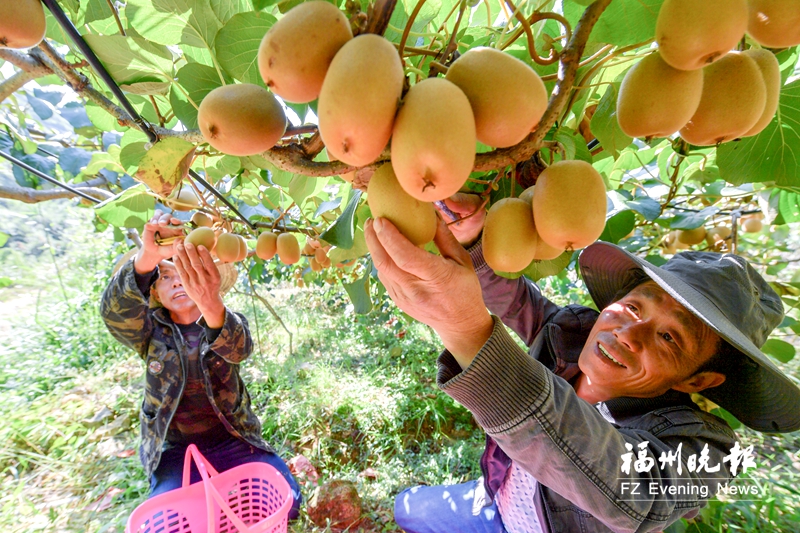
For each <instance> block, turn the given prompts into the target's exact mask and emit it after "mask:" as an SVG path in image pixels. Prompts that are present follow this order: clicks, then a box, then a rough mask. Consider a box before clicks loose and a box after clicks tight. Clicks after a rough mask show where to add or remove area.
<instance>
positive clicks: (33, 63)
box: [0, 48, 52, 76]
mask: <svg viewBox="0 0 800 533" xmlns="http://www.w3.org/2000/svg"><path fill="white" fill-rule="evenodd" d="M0 59H4V60H6V61H8V62H9V63H11V64H12V65H14V66H15V67H17V68H20V69H22V70H24V71H25V72H38V71H41V72H42V74H41V75H42V76H46V75H47V74H52V72H50V69H48V68H47V67H46V66H44V65H43V64H42V63H40V62H39V61H37V60H36V59H34V58H33V57H31V56H30V55H29V54H24V53H22V52H17V51H16V50H9V49H7V48H0Z"/></svg>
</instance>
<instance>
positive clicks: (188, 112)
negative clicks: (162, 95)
mask: <svg viewBox="0 0 800 533" xmlns="http://www.w3.org/2000/svg"><path fill="white" fill-rule="evenodd" d="M176 78H177V80H178V84H180V87H178V86H176V85H173V86H172V91H171V92H170V98H169V100H170V103H171V104H172V110H173V111H174V112H175V116H176V117H178V120H180V121H181V122H182V123H183V125H184V126H186V127H187V128H190V129H195V128H197V108H198V107H200V102H202V101H203V98H205V97H206V95H207V94H208V93H210V92H211V91H213V90H214V89H216V88H217V87H221V86H222V81H221V80H220V79H219V74H218V73H217V70H216V69H214V68H212V67H209V66H206V65H201V64H199V63H188V64H186V65H184V66H183V67H181V69H180V70H179V71H178V73H177V75H176Z"/></svg>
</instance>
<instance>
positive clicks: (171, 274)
mask: <svg viewBox="0 0 800 533" xmlns="http://www.w3.org/2000/svg"><path fill="white" fill-rule="evenodd" d="M158 272H159V276H158V279H157V280H156V282H155V283H154V284H153V288H152V289H151V293H152V294H153V295H154V296H155V297H156V299H157V300H158V301H159V302H160V303H161V305H163V306H164V307H165V308H166V309H167V310H168V311H170V312H182V311H187V310H190V309H192V308H194V307H197V305H196V304H195V303H194V301H192V300H191V299H190V298H189V296H187V295H186V291H184V290H183V283H181V277H180V275H179V274H178V271H177V269H176V268H175V265H173V264H172V263H169V262H167V261H162V262H161V263H159V264H158Z"/></svg>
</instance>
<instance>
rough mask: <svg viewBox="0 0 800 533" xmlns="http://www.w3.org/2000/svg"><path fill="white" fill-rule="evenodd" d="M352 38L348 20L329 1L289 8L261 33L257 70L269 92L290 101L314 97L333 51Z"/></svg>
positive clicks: (302, 101)
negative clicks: (264, 32)
mask: <svg viewBox="0 0 800 533" xmlns="http://www.w3.org/2000/svg"><path fill="white" fill-rule="evenodd" d="M352 38H353V32H352V30H351V29H350V21H349V20H347V17H346V16H345V15H344V13H342V12H341V11H339V9H338V8H337V7H336V6H335V5H334V4H331V3H329V2H325V1H322V0H313V1H311V2H304V3H302V4H299V5H297V6H295V7H293V8H292V9H290V10H289V11H288V12H287V13H286V14H285V15H284V16H283V18H281V19H280V20H279V21H278V22H276V23H275V24H274V25H273V26H272V27H271V28H270V29H269V31H267V33H266V35H264V39H263V40H262V41H261V45H260V46H259V48H258V70H259V72H260V73H261V77H262V79H263V80H264V83H266V84H267V87H269V88H270V89H271V90H272V92H274V93H275V94H277V95H278V96H280V97H281V98H283V99H284V100H288V101H290V102H297V103H300V104H302V103H305V102H310V101H312V100H315V99H316V98H317V97H318V96H319V93H320V90H321V89H322V82H323V80H324V79H325V74H326V72H327V71H328V66H329V65H330V64H331V61H332V60H333V57H334V56H335V55H336V52H338V51H339V49H340V48H341V47H342V46H344V44H345V43H346V42H347V41H349V40H350V39H352Z"/></svg>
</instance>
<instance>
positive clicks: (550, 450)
mask: <svg viewBox="0 0 800 533" xmlns="http://www.w3.org/2000/svg"><path fill="white" fill-rule="evenodd" d="M471 256H472V260H473V264H474V265H475V269H476V271H477V272H478V276H479V278H480V280H481V286H482V288H483V296H484V300H485V302H486V305H487V307H488V308H489V310H490V311H491V312H492V313H493V314H494V315H496V316H495V328H494V331H493V333H492V336H491V338H490V339H489V341H488V342H487V343H486V345H485V346H484V347H483V348H482V350H481V351H480V353H479V354H478V355H477V356H476V358H475V359H474V361H473V362H472V364H471V365H470V366H469V367H468V368H467V369H466V370H464V371H461V368H460V367H459V365H458V363H456V361H455V359H454V358H453V357H452V355H450V354H449V353H448V352H447V351H445V352H444V353H443V354H442V355H441V356H440V358H439V374H438V379H437V381H438V384H439V386H440V387H441V389H442V390H443V391H444V392H446V393H447V394H449V395H450V396H452V397H453V398H454V399H455V400H457V401H458V402H459V403H461V404H462V405H464V406H465V407H467V408H468V409H469V410H470V411H472V413H473V414H474V415H475V418H476V419H477V421H478V423H479V424H480V425H481V426H482V427H483V428H484V429H485V430H486V432H487V434H488V436H489V439H488V445H487V450H486V453H485V454H484V457H483V458H482V461H481V465H482V467H483V468H484V476H485V481H486V489H487V493H488V495H489V496H491V495H492V494H493V493H494V491H496V489H497V488H498V487H499V485H500V483H502V481H503V479H504V477H505V471H506V470H507V468H508V466H509V465H510V461H511V460H513V461H516V462H517V463H518V464H519V465H520V466H521V467H522V468H523V469H525V470H526V471H527V472H529V473H530V474H531V475H533V476H534V477H535V478H536V479H537V480H538V481H539V483H540V488H541V490H540V491H538V492H537V495H538V501H537V502H536V505H537V510H538V512H539V517H540V521H541V523H542V524H543V525H544V526H545V527H546V528H549V531H551V532H553V533H556V532H587V533H589V532H606V531H616V532H628V531H630V532H633V531H637V532H638V531H661V530H663V529H664V528H665V527H667V526H668V525H670V524H671V523H673V522H675V521H677V520H678V519H679V518H681V517H687V518H688V517H691V516H694V515H695V514H696V513H697V510H698V509H699V508H700V507H702V506H703V505H705V501H706V500H707V499H708V497H711V496H713V495H714V494H715V493H716V490H717V486H718V484H719V483H725V482H726V481H727V480H730V479H731V477H732V476H731V473H730V464H729V463H725V462H723V458H724V457H725V456H726V455H728V454H729V452H730V450H731V448H732V447H733V446H734V443H735V442H736V437H735V435H734V433H733V431H732V430H731V428H730V427H729V426H728V425H727V423H726V422H725V421H723V420H722V419H720V418H718V417H716V416H713V415H711V414H708V413H705V412H703V411H701V410H699V409H698V408H697V407H696V406H695V405H694V404H693V403H692V402H691V399H690V398H689V397H688V396H687V395H685V394H682V393H677V392H670V393H667V394H665V395H663V396H661V397H658V398H648V399H637V398H615V399H613V400H610V401H608V402H602V403H599V404H597V405H595V406H592V405H590V404H588V403H587V402H585V401H584V400H582V399H580V398H578V396H577V395H576V393H575V391H574V390H573V388H572V386H571V385H570V384H569V383H568V382H567V380H570V379H572V378H573V377H575V376H576V375H577V374H578V373H579V372H580V370H579V369H578V367H577V360H578V355H579V354H580V351H581V349H582V347H583V344H584V342H585V340H586V338H587V335H588V333H589V331H590V330H591V328H592V326H593V325H594V322H595V320H596V319H597V316H598V313H597V311H594V310H592V309H589V308H586V307H581V306H568V307H565V308H561V307H559V306H557V305H555V304H553V303H552V302H550V301H549V300H547V299H546V298H544V297H543V296H542V295H541V293H540V292H539V290H538V288H537V287H536V286H535V285H534V284H533V283H531V282H530V281H528V280H526V279H524V278H519V279H517V280H509V279H505V278H501V277H499V276H496V275H495V274H494V273H493V272H492V271H491V269H490V268H489V267H488V266H486V264H485V262H484V260H483V256H482V253H481V250H480V247H479V246H477V247H475V248H474V249H473V250H471ZM498 317H499V319H498ZM501 321H502V323H501ZM503 323H505V324H506V325H507V326H509V327H510V328H512V329H513V330H514V331H515V332H516V333H517V334H518V335H519V336H520V337H521V338H522V339H523V341H525V343H526V345H528V346H529V347H530V350H529V353H525V351H524V350H522V349H520V348H519V346H518V345H517V344H516V343H515V342H514V340H513V339H512V338H511V337H510V335H509V334H508V332H507V331H506V329H505V327H504V326H503ZM642 442H647V443H648V451H649V456H650V457H652V458H654V459H655V466H654V467H652V468H650V469H649V471H645V472H637V471H636V469H635V468H633V467H632V468H630V474H625V473H623V472H622V465H623V461H622V456H623V455H624V454H626V453H630V452H631V450H630V449H629V448H627V447H626V443H627V444H629V445H631V447H632V448H633V450H632V453H633V460H634V461H635V460H636V459H637V453H638V451H639V448H638V447H637V445H638V444H640V443H642ZM679 445H681V473H680V474H679V473H678V464H677V462H674V463H673V465H672V466H670V465H665V467H664V468H663V469H661V468H660V466H661V465H660V463H659V461H658V459H659V457H660V456H661V453H662V452H675V450H676V449H677V448H678V446H679ZM706 445H707V453H708V458H709V461H708V464H709V465H710V466H711V467H714V466H715V465H720V469H719V471H717V472H714V473H709V472H706V471H703V472H690V471H689V470H690V469H689V468H688V465H687V460H688V458H689V456H691V455H692V454H697V457H698V458H699V457H700V456H701V452H702V450H703V449H704V447H706ZM626 483H627V485H626ZM636 483H638V484H639V485H633V484H636ZM653 483H654V484H655V485H651V484H653ZM672 485H675V486H679V487H684V489H683V490H684V492H686V487H692V488H693V489H694V490H690V491H689V492H691V493H690V494H685V493H681V494H670V493H669V487H670V486H672ZM651 486H654V487H656V492H657V494H655V495H649V492H650V487H651ZM633 487H636V489H638V492H639V494H633V493H632V491H633V490H636V489H634V488H633ZM703 487H706V489H705V494H706V495H707V496H705V497H704V496H703V494H704V493H703ZM662 490H666V491H667V492H666V493H663V492H662Z"/></svg>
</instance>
